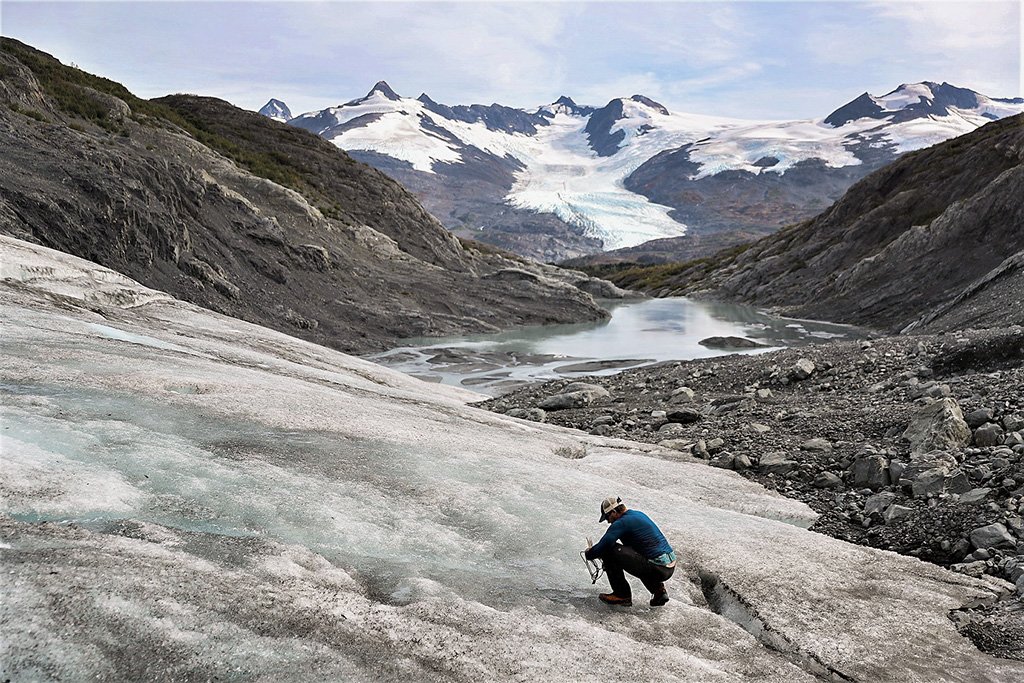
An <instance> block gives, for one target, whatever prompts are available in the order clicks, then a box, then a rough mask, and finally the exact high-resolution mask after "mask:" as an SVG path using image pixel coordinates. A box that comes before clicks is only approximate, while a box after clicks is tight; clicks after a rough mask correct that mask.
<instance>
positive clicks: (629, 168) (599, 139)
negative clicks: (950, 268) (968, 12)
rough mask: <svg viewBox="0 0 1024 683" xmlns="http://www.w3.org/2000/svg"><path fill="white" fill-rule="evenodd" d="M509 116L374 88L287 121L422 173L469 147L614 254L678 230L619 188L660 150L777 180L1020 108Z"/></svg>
mask: <svg viewBox="0 0 1024 683" xmlns="http://www.w3.org/2000/svg"><path fill="white" fill-rule="evenodd" d="M456 110H458V112H456ZM496 110H501V111H496ZM512 111H514V110H511V109H508V108H502V107H499V106H498V105H492V106H491V107H483V106H482V105H473V106H472V107H456V108H452V107H447V106H445V105H439V104H437V103H435V102H433V101H432V100H430V98H429V97H426V96H425V95H423V96H421V97H420V98H419V99H411V98H403V97H400V96H398V95H397V94H395V93H394V91H392V90H391V89H390V87H388V86H387V84H386V83H383V82H381V83H378V84H377V85H376V86H374V88H373V89H372V90H371V91H370V92H369V94H368V95H367V96H366V97H364V98H362V99H358V100H353V101H351V102H348V103H346V104H344V105H342V106H340V107H334V108H330V109H327V110H324V111H321V112H310V113H308V114H304V115H302V116H300V117H296V118H295V119H293V120H292V121H291V123H292V124H293V125H298V126H300V127H303V128H307V129H308V130H313V131H314V132H316V133H318V134H320V135H321V136H323V137H325V138H327V139H329V140H331V141H332V142H333V143H334V144H335V145H337V146H338V147H341V148H343V149H346V150H361V151H369V152H375V153H378V154H382V155H386V156H389V157H392V158H394V159H397V160H400V161H404V162H407V163H408V164H410V166H411V167H412V168H413V169H414V170H416V171H421V172H424V173H431V174H436V173H438V170H439V169H438V165H439V164H443V165H446V164H460V163H465V162H466V159H467V156H471V157H473V158H477V157H478V153H477V152H476V151H474V152H473V153H472V154H470V155H467V154H466V152H467V151H468V150H470V149H472V148H475V150H479V151H482V152H484V153H486V154H490V155H493V156H494V157H495V160H496V162H497V163H502V162H503V161H507V162H509V163H511V164H512V165H513V166H514V167H515V171H514V173H515V183H514V185H513V187H512V188H511V191H510V192H509V193H508V195H507V196H506V197H505V201H506V202H507V203H508V204H510V205H512V206H514V207H517V208H520V209H527V210H533V211H537V212H542V213H551V214H554V215H556V216H558V217H559V218H560V219H562V220H563V221H565V222H566V223H569V224H571V225H574V226H577V227H579V228H581V229H582V230H583V232H584V234H586V235H587V236H590V237H595V238H598V239H600V240H602V241H603V242H604V248H605V249H616V248H622V247H629V246H634V245H637V244H640V243H642V242H645V241H648V240H651V239H657V238H662V237H674V236H678V235H682V234H684V233H685V231H686V226H685V225H683V224H682V223H681V222H678V221H676V220H674V219H673V218H672V215H671V213H670V212H671V211H672V209H671V208H670V207H666V206H662V205H659V204H655V203H652V202H651V201H649V200H648V199H647V198H646V197H644V196H642V195H639V194H636V193H634V192H630V191H629V190H626V189H625V186H624V182H625V179H626V178H627V177H628V176H629V175H630V174H631V173H633V172H634V171H635V170H636V169H637V168H639V167H640V166H641V165H642V164H644V163H645V162H647V161H648V160H650V159H651V158H652V157H654V156H656V155H657V154H660V153H662V152H666V151H677V150H681V149H684V148H685V149H686V151H687V154H688V158H689V160H690V161H691V162H693V163H695V164H697V165H699V170H698V171H697V172H696V173H695V174H693V175H692V176H691V177H690V180H699V179H702V178H706V177H709V176H714V175H716V174H719V173H722V172H726V171H746V172H748V173H751V174H755V175H756V174H763V173H776V174H784V173H785V172H786V171H788V170H789V169H791V168H793V167H794V166H795V165H796V164H798V163H800V162H803V161H807V160H810V159H818V160H820V161H822V162H823V163H824V164H826V165H827V166H829V167H832V168H840V167H846V166H855V165H859V164H861V163H862V161H861V159H860V158H858V156H857V152H858V151H859V150H863V149H864V148H865V145H871V146H873V147H891V150H892V152H893V153H894V154H898V153H903V152H908V151H912V150H916V149H921V148H923V147H927V146H930V145H933V144H936V143H938V142H942V141H943V140H947V139H949V138H951V137H955V136H958V135H962V134H964V133H967V132H969V131H971V130H974V129H975V128H977V127H979V126H981V125H984V124H985V123H987V122H988V121H990V120H992V119H993V118H1001V117H1003V116H1009V115H1012V114H1016V113H1020V112H1021V111H1024V101H1020V100H993V99H991V98H988V97H986V96H984V95H980V94H978V93H975V92H974V91H970V90H967V89H963V88H957V87H955V86H951V85H949V84H946V83H943V84H941V85H940V84H935V83H928V82H926V83H917V84H910V85H902V86H900V87H899V88H897V89H896V90H894V91H892V92H890V93H888V94H886V95H883V96H881V97H875V96H872V95H869V94H867V93H864V94H863V95H861V96H860V97H858V98H856V99H855V100H853V101H851V102H849V103H847V104H846V105H844V106H843V107H841V108H840V109H838V110H836V111H835V112H833V113H832V114H830V115H829V116H827V117H825V118H823V119H810V120H800V121H754V120H742V119H728V118H721V117H711V116H700V115H693V114H680V113H675V112H669V110H668V109H666V108H665V107H664V106H662V105H660V104H658V103H657V102H654V101H653V100H650V99H648V98H646V97H643V96H640V95H634V96H633V97H631V98H621V99H616V100H612V101H611V102H610V103H609V104H608V105H606V106H605V107H602V108H601V109H595V108H593V107H583V106H580V105H577V104H576V103H575V102H574V101H573V100H572V99H570V98H568V97H564V96H563V97H561V98H559V99H558V100H557V101H556V102H554V103H552V104H550V105H546V106H543V107H540V108H538V109H536V110H535V111H534V112H532V113H529V112H525V111H524V112H522V115H523V117H526V118H525V120H524V119H523V117H512V118H515V119H516V120H517V122H518V125H511V124H510V123H509V122H510V121H511V119H510V118H509V116H508V114H509V112H512ZM531 117H533V118H531ZM484 119H487V121H485V120H484ZM488 121H489V123H488ZM545 124H546V125H545ZM441 172H442V173H444V172H445V171H444V170H443V167H442V170H441Z"/></svg>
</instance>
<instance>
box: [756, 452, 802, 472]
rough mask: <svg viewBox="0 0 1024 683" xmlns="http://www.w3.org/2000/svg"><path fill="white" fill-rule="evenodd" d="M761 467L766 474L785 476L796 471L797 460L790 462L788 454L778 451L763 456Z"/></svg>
mask: <svg viewBox="0 0 1024 683" xmlns="http://www.w3.org/2000/svg"><path fill="white" fill-rule="evenodd" d="M760 466H761V469H763V470H765V471H766V472H771V473H772V474H781V475H785V474H788V473H790V472H792V471H793V470H795V469H796V467H797V462H796V460H790V459H789V458H788V457H787V455H786V453H783V452H781V451H778V452H775V453H766V454H765V455H762V456H761V462H760Z"/></svg>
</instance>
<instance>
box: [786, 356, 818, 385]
mask: <svg viewBox="0 0 1024 683" xmlns="http://www.w3.org/2000/svg"><path fill="white" fill-rule="evenodd" d="M815 369H816V368H815V365H814V363H813V362H812V361H811V360H809V359H807V358H801V359H800V360H798V361H797V362H796V363H794V364H793V367H791V368H790V369H789V373H788V375H787V376H788V377H789V378H790V379H793V380H796V381H801V380H805V379H807V378H808V377H810V376H811V375H812V374H814V371H815Z"/></svg>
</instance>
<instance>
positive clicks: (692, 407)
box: [480, 326, 1024, 660]
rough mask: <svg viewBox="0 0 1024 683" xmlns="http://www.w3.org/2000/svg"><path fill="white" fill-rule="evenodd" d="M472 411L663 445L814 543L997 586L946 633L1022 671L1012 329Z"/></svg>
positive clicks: (702, 370)
mask: <svg viewBox="0 0 1024 683" xmlns="http://www.w3.org/2000/svg"><path fill="white" fill-rule="evenodd" d="M480 405H482V406H484V407H486V408H488V409H490V410H493V411H496V412H501V413H505V414H508V415H512V416H516V417H522V418H524V419H529V420H538V421H546V422H551V423H554V424H559V425H563V426H566V427H573V428H577V429H581V430H584V431H587V432H590V433H593V434H603V435H610V436H619V437H623V438H628V439H633V440H637V441H644V442H648V443H657V444H660V445H661V446H663V447H664V451H663V454H664V455H665V457H678V458H698V459H701V460H703V461H706V462H707V463H708V465H709V466H713V467H721V468H727V469H732V470H735V471H737V472H738V473H740V474H741V475H742V476H744V477H747V478H749V479H753V480H755V481H758V482H760V483H761V484H763V485H765V486H766V487H768V488H771V489H773V490H776V491H778V492H779V493H780V494H782V495H785V496H788V497H791V498H796V499H799V500H802V501H804V502H806V503H807V504H808V505H810V506H811V507H812V508H813V509H814V510H815V511H816V512H817V513H819V514H820V517H819V519H818V520H817V522H816V523H815V524H814V526H813V527H812V529H813V530H815V531H818V532H821V533H823V534H828V535H830V536H833V537H836V538H840V539H844V540H847V541H850V542H852V543H858V544H863V545H870V546H873V547H876V548H881V549H884V550H890V551H892V552H897V553H900V554H903V555H910V556H915V557H918V558H920V559H921V560H922V561H926V562H932V563H936V564H939V565H942V566H944V567H948V568H949V569H951V570H953V571H958V572H963V573H966V574H971V575H975V576H979V575H982V574H988V575H991V576H995V577H998V578H1000V579H1002V580H1004V581H1005V584H1003V585H1004V589H1005V590H1004V592H1003V593H1002V594H1001V595H999V596H993V600H991V601H990V602H988V603H986V604H978V605H970V606H965V609H963V610H957V611H955V612H953V613H951V615H950V618H951V619H953V620H954V621H955V622H956V623H957V626H958V628H959V629H960V630H961V632H962V633H963V634H964V635H966V636H968V637H970V638H971V639H972V640H973V641H974V642H975V644H976V645H977V646H978V647H979V648H981V649H982V650H985V651H987V652H991V653H993V654H996V655H998V656H1002V657H1008V658H1012V659H1018V660H1024V601H1022V596H1024V328H1022V327H1020V326H1014V327H1010V328H1004V329H994V330H967V331H962V332H956V333H948V334H939V335H920V336H895V337H878V338H874V339H867V340H862V341H833V342H828V343H823V344H819V345H815V346H811V347H804V348H800V349H785V350H781V351H774V352H769V353H764V354H758V355H738V354H735V355H729V356H723V357H716V358H710V359H701V360H692V361H683V362H671V363H663V364H660V365H655V366H648V367H645V368H640V369H635V370H627V371H625V372H622V373H621V374H617V375H614V376H609V377H593V378H588V379H587V380H586V381H585V382H579V381H566V380H556V381H551V382H547V383H544V384H540V385H534V386H529V387H525V388H521V389H519V390H517V391H515V392H513V393H510V394H506V395H504V396H501V397H498V398H495V399H491V400H489V401H486V402H485V403H482V404H480ZM574 455H575V456H578V457H585V454H582V453H580V454H574Z"/></svg>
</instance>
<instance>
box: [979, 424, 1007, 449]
mask: <svg viewBox="0 0 1024 683" xmlns="http://www.w3.org/2000/svg"><path fill="white" fill-rule="evenodd" d="M1001 443H1003V428H1002V427H1000V426H999V425H998V424H996V423H995V422H989V423H988V424H984V425H982V426H980V427H978V428H977V429H976V430H974V445H975V446H998V445H999V444H1001Z"/></svg>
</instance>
